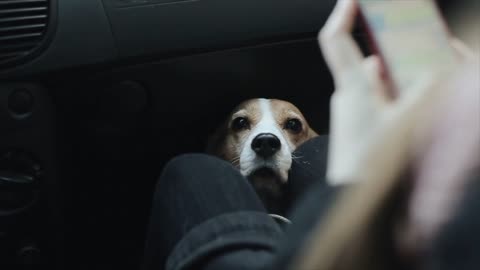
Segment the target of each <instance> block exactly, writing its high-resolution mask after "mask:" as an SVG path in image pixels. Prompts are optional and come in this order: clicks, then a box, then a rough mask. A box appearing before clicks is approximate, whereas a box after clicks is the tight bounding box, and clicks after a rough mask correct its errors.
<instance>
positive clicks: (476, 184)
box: [423, 167, 480, 270]
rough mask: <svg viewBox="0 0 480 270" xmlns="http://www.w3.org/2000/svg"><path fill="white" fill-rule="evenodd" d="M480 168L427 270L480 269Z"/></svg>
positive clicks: (429, 258) (438, 241)
mask: <svg viewBox="0 0 480 270" xmlns="http://www.w3.org/2000/svg"><path fill="white" fill-rule="evenodd" d="M479 243H480V167H479V168H477V170H476V172H475V173H474V174H473V179H472V181H471V184H470V185H469V186H468V189H467V193H466V195H465V197H464V199H463V200H462V202H461V204H460V206H459V207H458V210H457V211H456V214H455V216H454V217H453V218H452V220H451V221H450V222H449V223H448V224H447V225H446V226H445V227H444V228H443V230H442V232H441V233H440V235H439V237H438V238H437V239H436V241H435V242H434V244H433V249H432V250H431V252H430V253H429V254H427V255H426V256H425V257H426V259H424V262H423V263H424V264H425V265H426V268H427V269H435V270H450V269H462V270H476V269H480V251H479V249H478V244H479Z"/></svg>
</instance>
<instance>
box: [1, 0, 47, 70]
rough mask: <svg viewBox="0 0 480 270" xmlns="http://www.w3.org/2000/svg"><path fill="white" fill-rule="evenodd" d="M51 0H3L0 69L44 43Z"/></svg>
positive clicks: (25, 56)
mask: <svg viewBox="0 0 480 270" xmlns="http://www.w3.org/2000/svg"><path fill="white" fill-rule="evenodd" d="M49 2H50V1H49V0H0V67H2V66H5V65H7V64H11V63H14V62H17V61H20V60H22V59H26V58H27V57H28V56H30V55H31V54H32V53H33V52H34V51H35V50H36V49H37V48H38V47H40V45H41V44H42V41H43V40H44V37H45V36H46V30H47V25H48V21H49V11H50V6H49Z"/></svg>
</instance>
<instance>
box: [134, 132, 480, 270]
mask: <svg viewBox="0 0 480 270" xmlns="http://www.w3.org/2000/svg"><path fill="white" fill-rule="evenodd" d="M327 144H328V141H327V138H326V137H318V138H315V139H313V140H311V141H309V142H307V143H306V144H304V145H303V146H301V147H300V148H299V149H298V150H297V151H296V152H295V153H294V155H295V156H296V160H295V162H294V163H293V165H292V170H291V172H290V176H289V181H290V183H289V189H290V193H289V194H288V196H289V198H290V200H291V202H292V203H293V204H294V205H295V206H294V207H293V208H292V209H291V211H290V214H289V215H288V217H289V218H290V219H291V220H292V221H293V224H292V225H289V226H287V228H286V229H285V230H282V229H281V228H280V227H279V226H278V225H277V224H276V223H275V221H274V220H273V219H271V218H270V217H269V216H268V214H267V212H266V210H265V208H264V207H263V205H262V204H261V202H260V200H259V198H258V197H257V195H256V193H255V191H254V190H253V188H252V187H251V185H250V184H249V183H248V181H247V180H246V179H245V178H244V177H243V176H241V175H240V173H239V172H238V171H237V170H236V169H235V168H233V167H232V166H231V165H230V164H229V163H227V162H225V161H222V160H219V159H217V158H214V157H210V156H206V155H185V156H181V157H179V158H176V159H174V160H173V161H171V162H170V163H169V164H168V165H167V166H166V167H165V169H164V171H163V174H162V176H161V177H160V180H159V182H158V185H157V188H156V191H155V196H154V201H153V208H152V215H151V220H150V226H149V231H148V235H147V243H146V249H145V260H144V265H143V270H162V269H167V270H174V269H175V270H176V269H195V270H227V269H229V270H230V269H231V270H237V269H238V270H240V269H245V270H259V269H261V270H273V269H275V270H282V269H287V267H289V266H290V263H291V262H292V259H293V257H294V256H296V255H298V252H300V251H301V247H302V245H303V243H304V242H305V240H306V239H308V237H309V235H310V232H311V231H312V229H313V228H314V227H315V226H316V225H318V224H320V225H321V220H322V217H323V215H324V213H326V211H327V210H328V209H329V208H330V206H331V204H332V202H333V201H334V199H335V197H336V194H337V193H338V192H339V190H338V189H336V188H332V187H330V186H328V185H327V184H326V182H325V172H326V158H327ZM477 175H480V174H477ZM478 180H480V179H476V180H474V181H473V184H472V186H471V187H470V189H469V193H468V195H467V196H466V197H465V200H464V202H463V203H462V204H461V207H460V208H459V211H458V212H457V215H456V216H455V217H454V219H452V221H451V222H450V223H449V225H448V226H446V227H445V229H444V231H443V233H442V234H441V235H440V237H439V238H438V239H437V241H436V243H435V245H434V249H433V250H432V252H431V253H430V254H427V255H426V256H425V262H424V263H425V265H426V266H428V267H427V268H426V269H438V270H443V269H478V267H479V266H480V261H479V258H480V257H479V256H478V255H477V254H478V252H477V249H476V248H475V247H476V246H477V245H478V242H479V241H480V238H479V236H480V231H479V230H480V200H479V198H480V197H479V196H480V181H478ZM393 211H395V210H393ZM379 226H380V227H381V228H383V229H385V231H386V233H388V230H387V229H388V228H387V227H391V226H388V225H379ZM377 232H378V233H380V231H377ZM327 248H328V247H327ZM380 253H381V254H380ZM383 253H385V254H383ZM387 253H388V252H385V251H381V252H379V254H378V256H382V257H384V256H385V255H386V254H387ZM390 263H391V264H392V265H391V267H388V269H394V266H395V265H397V266H398V264H397V263H395V261H394V260H391V261H390ZM166 266H167V268H165V267H166ZM397 268H398V267H397ZM397 268H395V269H397ZM407 269H409V268H407Z"/></svg>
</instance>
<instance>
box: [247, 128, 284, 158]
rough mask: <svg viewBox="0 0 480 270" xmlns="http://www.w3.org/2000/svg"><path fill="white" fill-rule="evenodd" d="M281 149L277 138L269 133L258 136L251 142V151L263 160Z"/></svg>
mask: <svg viewBox="0 0 480 270" xmlns="http://www.w3.org/2000/svg"><path fill="white" fill-rule="evenodd" d="M281 147H282V143H281V142H280V140H279V139H278V137H277V136H275V135H273V134H271V133H261V134H258V136H257V137H255V139H253V141H252V149H253V151H255V153H257V155H259V156H261V157H264V158H267V157H271V156H273V154H275V153H276V152H278V150H280V148H281Z"/></svg>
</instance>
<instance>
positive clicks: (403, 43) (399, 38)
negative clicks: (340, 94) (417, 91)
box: [358, 0, 457, 96]
mask: <svg viewBox="0 0 480 270" xmlns="http://www.w3.org/2000/svg"><path fill="white" fill-rule="evenodd" d="M358 5H359V9H360V14H361V20H362V21H363V25H364V27H365V29H366V32H367V34H368V36H369V39H370V45H371V47H372V49H373V51H374V53H375V54H377V55H379V56H380V58H381V61H382V64H383V70H384V75H385V77H386V79H387V81H388V82H389V83H390V86H391V88H392V91H393V92H392V96H396V95H398V94H401V92H402V91H406V89H409V88H410V86H411V85H412V84H414V83H415V82H416V81H417V80H418V79H419V78H421V77H422V76H425V75H427V74H435V73H443V72H448V71H449V70H451V69H452V68H453V67H454V66H455V64H456V62H457V60H456V56H455V51H454V50H453V48H452V47H451V45H450V42H449V32H448V30H447V27H446V24H445V21H444V19H443V17H442V16H441V14H440V11H439V9H438V7H437V6H436V3H435V2H434V0H358Z"/></svg>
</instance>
